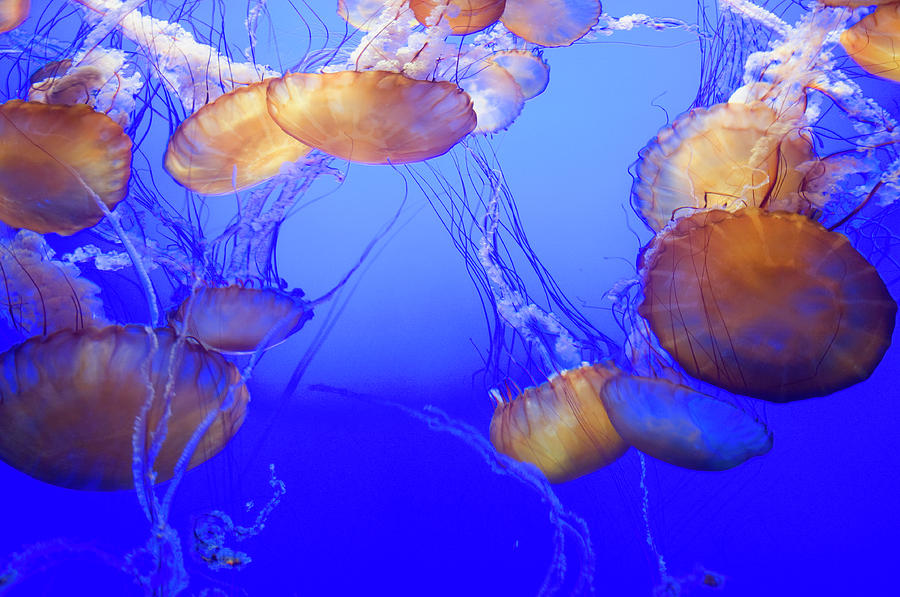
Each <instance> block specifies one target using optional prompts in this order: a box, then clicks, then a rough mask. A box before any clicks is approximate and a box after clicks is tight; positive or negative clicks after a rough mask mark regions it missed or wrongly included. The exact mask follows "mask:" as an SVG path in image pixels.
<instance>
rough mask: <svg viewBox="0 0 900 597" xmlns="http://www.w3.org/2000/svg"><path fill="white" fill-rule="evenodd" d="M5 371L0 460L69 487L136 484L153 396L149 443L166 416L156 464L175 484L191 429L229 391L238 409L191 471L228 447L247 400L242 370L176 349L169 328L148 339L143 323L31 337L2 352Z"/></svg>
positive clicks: (211, 435)
mask: <svg viewBox="0 0 900 597" xmlns="http://www.w3.org/2000/svg"><path fill="white" fill-rule="evenodd" d="M0 369H2V370H3V372H4V375H3V376H2V378H0V429H2V433H0V459H2V460H3V461H4V462H6V463H7V464H9V465H11V466H13V467H15V468H17V469H19V470H20V471H22V472H24V473H26V474H28V475H30V476H32V477H34V478H36V479H39V480H41V481H44V482H47V483H51V484H53V485H58V486H60V487H67V488H70V489H83V490H95V491H112V490H117V489H128V488H131V487H133V477H132V466H133V464H132V431H133V429H134V421H135V418H136V417H137V416H138V414H139V412H140V411H141V407H142V405H143V404H144V403H145V401H146V400H147V399H148V392H152V393H153V396H152V397H151V400H152V406H151V408H150V411H149V414H148V423H149V427H148V429H147V434H148V438H150V437H152V436H153V435H156V433H157V432H151V430H153V429H155V428H156V426H157V424H158V423H159V421H160V420H161V418H162V417H164V416H165V417H166V420H167V429H168V431H167V436H166V440H165V442H164V443H163V445H162V449H161V451H160V453H159V455H158V457H157V459H156V463H155V467H156V471H157V475H158V476H157V480H158V481H165V480H168V479H169V478H171V477H172V475H173V472H174V470H175V467H176V463H177V461H178V460H179V458H181V456H182V451H183V449H184V447H185V446H186V445H187V444H188V442H189V440H190V439H191V436H192V435H193V433H194V430H195V429H196V428H197V427H198V425H200V423H201V422H202V421H203V420H204V418H206V417H207V415H208V413H210V412H211V411H215V410H216V409H217V408H219V406H220V405H221V404H222V402H223V400H224V399H225V396H226V394H228V392H229V391H232V392H233V393H234V398H233V400H234V401H233V405H232V406H231V407H230V408H228V409H227V410H225V411H224V412H220V413H218V414H217V416H216V418H215V420H214V421H213V423H212V425H211V426H210V427H209V429H208V430H207V431H206V433H205V435H204V436H203V438H202V439H201V441H200V443H199V445H198V446H197V449H196V450H195V452H194V453H193V454H192V455H191V456H190V462H189V463H188V466H189V467H194V466H197V465H199V464H201V463H203V462H205V461H206V460H208V459H210V458H212V457H213V456H214V455H215V454H216V453H218V452H219V451H220V450H221V449H222V448H223V447H224V446H225V444H227V443H228V441H229V440H230V439H231V438H232V437H233V436H234V434H235V433H237V431H238V429H239V428H240V427H241V424H242V423H243V421H244V417H245V415H246V407H247V402H248V401H249V394H248V393H247V389H246V387H245V386H244V385H243V384H242V383H240V375H239V373H238V371H237V369H236V368H235V367H234V366H233V365H231V364H229V363H228V362H226V361H225V360H224V359H223V358H222V357H221V356H218V355H216V354H215V353H211V352H208V351H206V350H204V349H203V348H202V347H200V346H199V345H197V344H195V343H192V342H177V341H176V336H175V335H174V334H173V333H172V332H171V331H167V330H164V329H163V330H157V331H155V332H152V333H151V332H149V331H147V330H146V329H145V328H144V327H142V326H134V325H131V326H119V325H114V326H108V327H103V328H93V327H87V328H83V329H81V330H61V331H58V332H56V333H54V334H50V335H48V336H41V337H36V338H32V339H29V340H27V341H25V342H24V343H22V344H19V345H17V346H15V347H13V348H12V349H10V350H9V351H7V352H6V353H4V354H3V355H2V357H0ZM170 374H171V375H172V376H173V377H170ZM231 386H234V387H233V388H232V387H231ZM167 411H169V412H167ZM164 413H165V414H164Z"/></svg>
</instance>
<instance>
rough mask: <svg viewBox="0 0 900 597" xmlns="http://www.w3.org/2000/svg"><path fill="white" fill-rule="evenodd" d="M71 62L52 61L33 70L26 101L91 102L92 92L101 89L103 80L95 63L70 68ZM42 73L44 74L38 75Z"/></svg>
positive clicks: (51, 102) (46, 102)
mask: <svg viewBox="0 0 900 597" xmlns="http://www.w3.org/2000/svg"><path fill="white" fill-rule="evenodd" d="M66 62H68V63H69V64H68V65H67V64H66ZM71 62H72V61H71V60H67V61H60V62H51V63H50V64H48V65H47V66H45V67H44V68H42V69H41V70H40V71H38V72H36V73H35V74H34V75H33V76H32V77H31V79H32V85H31V89H29V90H28V100H29V101H37V102H44V103H45V104H90V103H91V101H92V99H93V97H92V95H91V93H92V92H93V91H96V90H98V89H101V88H102V87H103V85H104V84H105V83H106V79H105V78H104V76H103V73H102V72H101V71H100V69H99V68H97V67H96V66H91V65H86V66H78V67H75V68H73V69H70V67H71ZM42 74H46V76H44V77H40V78H37V77H39V76H40V75H42Z"/></svg>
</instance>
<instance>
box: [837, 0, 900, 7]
mask: <svg viewBox="0 0 900 597" xmlns="http://www.w3.org/2000/svg"><path fill="white" fill-rule="evenodd" d="M896 1H897V0H819V2H821V3H822V4H824V5H825V6H849V7H851V8H856V7H858V6H878V5H880V4H891V3H894V2H896Z"/></svg>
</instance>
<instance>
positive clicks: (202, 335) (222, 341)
mask: <svg viewBox="0 0 900 597" xmlns="http://www.w3.org/2000/svg"><path fill="white" fill-rule="evenodd" d="M312 316H313V312H312V308H311V307H310V305H309V304H308V303H306V302H305V301H303V300H302V299H300V298H299V297H297V296H294V295H290V294H287V293H284V292H281V291H278V290H272V289H266V288H262V289H260V288H244V287H242V286H226V287H223V288H210V287H204V288H201V289H200V290H198V291H197V292H195V293H194V294H193V295H192V296H190V297H188V298H187V299H185V301H184V302H183V303H182V304H181V305H180V306H179V307H178V309H177V310H176V311H175V312H174V313H173V314H172V316H171V317H170V318H169V319H170V323H171V324H172V325H173V326H175V327H176V329H182V330H184V332H185V333H186V334H188V335H190V336H192V337H193V338H196V339H197V340H198V341H199V342H200V343H201V344H203V345H204V346H205V347H206V348H208V349H210V350H215V351H217V352H224V353H230V354H245V353H250V352H254V351H256V350H258V349H264V350H267V349H269V348H272V347H273V346H275V345H277V344H280V343H282V342H284V341H285V340H286V339H287V338H288V337H289V336H290V335H291V334H293V333H294V332H296V331H297V330H299V329H300V328H301V327H303V324H304V323H306V322H307V321H309V320H310V319H311V318H312Z"/></svg>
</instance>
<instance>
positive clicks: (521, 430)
mask: <svg viewBox="0 0 900 597" xmlns="http://www.w3.org/2000/svg"><path fill="white" fill-rule="evenodd" d="M617 373H618V370H617V369H616V368H615V367H613V366H611V365H609V366H608V365H585V366H583V367H581V368H579V369H568V370H565V371H563V372H561V373H560V374H559V375H556V376H554V377H552V378H551V379H550V380H548V381H547V382H545V383H543V384H541V385H540V386H537V387H531V388H528V389H526V390H525V391H524V392H522V394H520V395H519V396H518V397H516V398H515V399H513V400H511V401H508V402H500V403H499V404H498V405H497V408H496V410H495V411H494V416H493V418H492V419H491V427H490V439H491V443H492V444H493V445H494V447H495V448H496V449H497V451H498V452H501V453H503V454H506V455H507V456H509V457H511V458H514V459H515V460H519V461H521V462H530V463H531V464H534V465H535V466H537V467H538V468H539V469H540V470H541V472H542V473H544V475H545V476H546V477H547V479H548V480H549V481H550V482H551V483H562V482H564V481H570V480H572V479H576V478H578V477H581V476H583V475H586V474H588V473H591V472H593V471H595V470H597V469H600V468H603V467H604V466H607V465H608V464H612V463H613V462H615V461H616V460H618V458H619V457H620V456H622V454H624V453H625V450H627V449H628V444H627V443H625V441H624V440H623V439H622V438H621V437H620V436H619V434H618V433H616V431H615V429H614V428H613V426H612V424H611V423H610V420H609V416H608V415H607V413H606V409H605V408H604V406H603V402H602V401H601V399H600V397H599V395H598V392H599V391H600V390H601V389H602V387H603V385H604V384H605V383H606V382H607V381H608V380H609V379H611V378H612V377H614V376H615V375H616V374H617Z"/></svg>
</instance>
